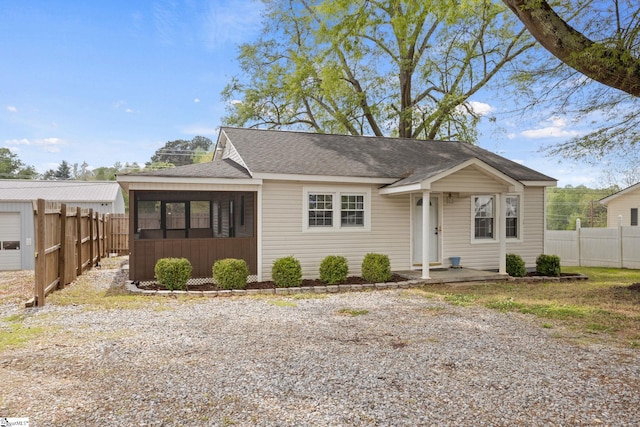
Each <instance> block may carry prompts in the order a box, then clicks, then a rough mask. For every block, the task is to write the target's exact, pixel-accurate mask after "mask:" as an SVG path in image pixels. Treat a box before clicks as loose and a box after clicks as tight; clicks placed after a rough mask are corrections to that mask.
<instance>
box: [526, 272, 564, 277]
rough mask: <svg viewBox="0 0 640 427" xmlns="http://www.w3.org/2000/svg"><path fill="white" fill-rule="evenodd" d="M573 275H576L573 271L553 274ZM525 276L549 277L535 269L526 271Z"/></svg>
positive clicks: (561, 275)
mask: <svg viewBox="0 0 640 427" xmlns="http://www.w3.org/2000/svg"><path fill="white" fill-rule="evenodd" d="M575 275H576V274H575V273H560V276H555V277H573V276H575ZM525 277H549V276H546V275H544V274H541V273H538V272H535V271H530V272H529V273H527V275H526V276H525Z"/></svg>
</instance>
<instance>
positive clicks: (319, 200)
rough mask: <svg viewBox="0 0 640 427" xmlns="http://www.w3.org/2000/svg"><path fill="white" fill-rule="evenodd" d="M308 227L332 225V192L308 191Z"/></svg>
mask: <svg viewBox="0 0 640 427" xmlns="http://www.w3.org/2000/svg"><path fill="white" fill-rule="evenodd" d="M308 209H309V211H308V212H309V227H333V194H317V193H309V205H308Z"/></svg>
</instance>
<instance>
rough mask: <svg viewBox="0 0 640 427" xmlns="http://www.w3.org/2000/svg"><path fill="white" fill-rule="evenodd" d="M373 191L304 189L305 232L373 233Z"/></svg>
mask: <svg viewBox="0 0 640 427" xmlns="http://www.w3.org/2000/svg"><path fill="white" fill-rule="evenodd" d="M370 198H371V191H370V190H369V189H353V190H352V189H350V188H349V189H348V188H344V189H342V188H341V189H338V190H336V189H332V188H326V187H325V188H320V187H317V188H314V187H309V188H306V187H305V189H304V203H305V205H304V209H305V210H304V223H303V229H304V231H323V230H324V231H339V230H348V231H358V230H370V229H371V226H370V220H371V214H370V211H371V209H370Z"/></svg>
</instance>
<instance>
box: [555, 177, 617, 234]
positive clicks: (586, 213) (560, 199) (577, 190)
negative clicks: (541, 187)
mask: <svg viewBox="0 0 640 427" xmlns="http://www.w3.org/2000/svg"><path fill="white" fill-rule="evenodd" d="M618 190H619V188H618V187H616V186H612V187H609V188H603V189H592V188H587V187H585V186H584V185H579V186H577V187H572V186H571V185H567V186H566V187H564V188H548V189H547V229H548V230H575V229H576V220H577V219H578V218H580V222H581V224H582V226H583V227H606V226H607V208H606V206H603V205H601V204H600V202H599V201H600V199H602V198H604V197H607V196H609V195H611V194H613V193H615V192H616V191H618Z"/></svg>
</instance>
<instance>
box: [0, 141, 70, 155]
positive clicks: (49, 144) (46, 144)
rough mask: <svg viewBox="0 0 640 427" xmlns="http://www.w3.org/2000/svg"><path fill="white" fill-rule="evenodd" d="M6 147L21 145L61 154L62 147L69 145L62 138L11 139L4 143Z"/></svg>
mask: <svg viewBox="0 0 640 427" xmlns="http://www.w3.org/2000/svg"><path fill="white" fill-rule="evenodd" d="M4 145H7V146H10V147H19V146H21V145H26V146H32V147H40V148H42V149H43V150H44V151H46V152H48V153H58V152H60V147H61V146H64V145H67V143H66V142H65V141H64V140H62V139H60V138H42V139H27V138H22V139H9V140H6V141H4Z"/></svg>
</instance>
